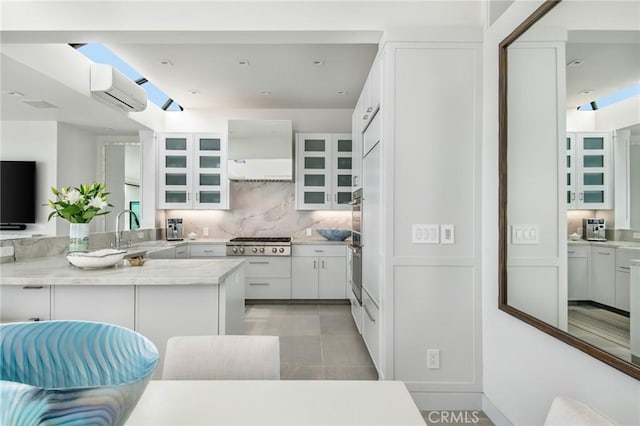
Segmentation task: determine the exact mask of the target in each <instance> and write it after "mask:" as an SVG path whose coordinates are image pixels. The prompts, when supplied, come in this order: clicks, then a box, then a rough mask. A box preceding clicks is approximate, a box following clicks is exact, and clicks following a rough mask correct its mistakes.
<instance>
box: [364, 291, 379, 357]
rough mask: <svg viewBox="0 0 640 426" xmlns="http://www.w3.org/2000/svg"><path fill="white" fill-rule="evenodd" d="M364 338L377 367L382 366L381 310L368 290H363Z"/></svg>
mask: <svg viewBox="0 0 640 426" xmlns="http://www.w3.org/2000/svg"><path fill="white" fill-rule="evenodd" d="M362 339H363V340H364V343H365V344H366V345H367V349H369V354H370V355H371V359H372V360H373V363H374V364H375V365H376V367H377V368H378V369H379V368H380V311H379V310H378V307H377V306H376V304H375V303H373V301H372V300H371V297H370V296H369V294H368V293H367V292H366V291H363V292H362Z"/></svg>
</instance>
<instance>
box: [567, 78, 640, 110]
mask: <svg viewBox="0 0 640 426" xmlns="http://www.w3.org/2000/svg"><path fill="white" fill-rule="evenodd" d="M637 95H640V83H636V84H634V85H633V86H630V87H627V88H626V89H622V90H619V91H617V92H613V93H611V94H609V95H606V96H603V97H601V98H600V99H596V100H595V102H596V106H597V107H598V109H602V108H604V107H606V106H609V105H611V104H615V103H616V102H620V101H623V100H625V99H628V98H630V97H632V96H637ZM578 109H579V110H580V111H593V108H592V107H591V104H590V103H588V104H584V105H580V106H579V107H578Z"/></svg>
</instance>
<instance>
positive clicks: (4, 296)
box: [0, 285, 51, 322]
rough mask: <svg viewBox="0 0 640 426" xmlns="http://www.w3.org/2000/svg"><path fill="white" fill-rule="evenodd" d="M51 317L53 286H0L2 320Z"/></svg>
mask: <svg viewBox="0 0 640 426" xmlns="http://www.w3.org/2000/svg"><path fill="white" fill-rule="evenodd" d="M50 319H51V287H50V286H48V285H24V286H22V285H3V286H0V321H2V322H14V321H18V322H23V321H46V320H50Z"/></svg>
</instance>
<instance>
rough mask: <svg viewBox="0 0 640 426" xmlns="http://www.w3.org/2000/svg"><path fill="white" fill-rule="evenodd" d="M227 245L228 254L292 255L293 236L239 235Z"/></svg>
mask: <svg viewBox="0 0 640 426" xmlns="http://www.w3.org/2000/svg"><path fill="white" fill-rule="evenodd" d="M226 245H227V256H291V237H237V238H232V239H231V240H229V242H228V243H227V244H226Z"/></svg>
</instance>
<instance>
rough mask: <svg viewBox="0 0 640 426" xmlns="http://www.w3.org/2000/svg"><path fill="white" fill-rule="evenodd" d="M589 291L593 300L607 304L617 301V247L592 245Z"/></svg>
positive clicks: (612, 304)
mask: <svg viewBox="0 0 640 426" xmlns="http://www.w3.org/2000/svg"><path fill="white" fill-rule="evenodd" d="M590 266H591V269H590V271H589V272H590V273H589V291H590V295H591V300H593V301H594V302H598V303H602V304H603V305H607V306H615V302H616V285H615V277H616V249H614V248H610V247H598V246H592V247H591V265H590Z"/></svg>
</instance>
